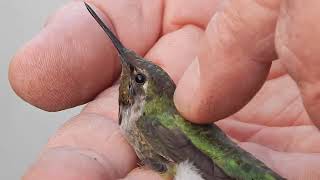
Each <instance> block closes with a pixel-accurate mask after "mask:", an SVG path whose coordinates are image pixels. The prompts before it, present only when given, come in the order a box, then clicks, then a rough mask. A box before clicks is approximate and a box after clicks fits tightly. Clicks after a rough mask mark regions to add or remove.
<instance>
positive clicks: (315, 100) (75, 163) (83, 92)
mask: <svg viewBox="0 0 320 180" xmlns="http://www.w3.org/2000/svg"><path fill="white" fill-rule="evenodd" d="M90 2H91V4H93V5H95V6H96V7H98V8H99V9H100V14H102V15H103V17H104V18H105V20H106V22H107V23H109V25H110V26H111V27H112V28H113V30H115V32H116V33H117V35H118V36H119V38H120V40H121V41H122V42H123V43H124V45H125V46H127V47H128V48H130V49H133V50H134V51H136V52H137V53H139V54H141V55H145V57H146V58H148V59H150V60H152V61H154V62H155V63H157V64H159V65H160V66H162V67H163V68H164V69H165V70H167V71H168V73H169V74H170V75H171V76H172V78H173V79H174V80H175V81H176V82H177V83H178V81H179V79H180V78H181V80H180V81H179V83H178V86H177V91H176V93H175V104H176V106H177V108H178V109H179V111H180V112H181V113H182V114H183V115H184V116H185V117H186V118H187V119H190V120H191V121H193V122H197V123H208V122H216V121H218V120H220V119H223V120H220V121H218V122H217V124H218V125H219V126H220V127H221V128H222V129H223V130H224V131H225V132H226V133H227V134H228V135H229V136H230V137H232V138H233V139H234V140H236V141H237V142H238V143H239V144H240V145H241V146H242V147H243V148H244V149H246V150H248V151H249V152H251V153H252V154H254V155H255V156H256V157H257V158H259V159H261V160H262V161H264V162H265V163H266V164H267V165H268V166H270V167H271V168H272V169H274V170H275V171H277V172H278V173H280V174H281V175H282V176H284V177H287V178H289V179H320V173H319V171H318V170H319V168H320V154H319V152H320V133H319V132H318V129H317V128H316V126H315V125H313V124H316V125H319V123H318V120H320V110H319V109H320V98H319V97H320V96H319V93H320V88H319V87H320V86H319V84H320V79H319V78H320V75H319V73H320V71H319V66H320V61H319V60H318V59H319V58H320V51H319V42H320V24H319V23H318V20H319V18H320V12H319V11H318V9H319V6H320V2H319V1H318V0H309V1H301V0H271V1H270V0H241V1H219V0H203V1H197V0H188V1H185V0H172V1H161V0H154V1H149V0H140V1H139V0H130V1H129V0H119V1H112V0H103V1H102V0H91V1H90ZM274 44H275V46H274ZM276 59H278V60H276ZM271 63H272V66H271ZM190 64H191V65H190ZM189 65H190V66H189ZM188 66H189V68H187V67H188ZM270 66H271V70H270V72H269V68H270ZM186 69H187V71H186V72H185V73H184V71H185V70H186ZM119 72H120V65H119V61H118V58H117V54H116V51H115V49H114V48H113V47H112V44H111V43H110V42H109V41H108V40H107V37H106V36H105V35H104V33H103V32H102V31H101V29H100V27H99V26H98V25H97V24H96V22H95V21H94V20H93V19H92V17H91V16H90V14H89V13H88V12H87V11H86V9H85V7H84V5H83V3H82V2H78V1H75V2H71V3H69V4H68V5H66V6H65V7H64V8H62V9H60V10H59V11H57V13H55V14H54V15H52V16H51V17H50V18H49V20H48V22H47V23H46V26H45V27H44V29H43V30H42V31H41V32H40V33H39V34H38V35H37V36H36V37H35V38H33V39H32V40H31V41H30V42H28V43H27V44H26V45H25V46H24V47H23V48H22V49H20V50H19V51H18V52H17V53H16V56H15V57H14V58H13V60H12V63H11V65H10V70H9V77H10V82H11V85H12V87H13V89H14V90H15V92H16V93H17V94H18V95H19V96H20V97H22V98H23V99H24V100H26V101H27V102H29V103H31V104H33V105H35V106H37V107H39V108H41V109H44V110H47V111H58V110H62V109H66V108H70V107H74V106H77V105H80V104H83V103H87V102H89V103H88V105H86V107H85V108H84V109H83V111H82V112H81V113H80V114H79V116H77V117H74V118H73V119H71V120H70V121H69V122H68V123H66V124H65V125H64V127H62V128H61V129H60V130H58V132H57V134H56V135H55V136H53V137H52V138H51V139H50V140H49V142H48V145H47V146H46V147H45V148H44V150H43V153H42V154H41V156H40V158H39V159H38V160H37V161H36V162H35V163H34V165H33V166H32V167H30V169H29V170H28V171H27V172H26V174H25V175H24V179H25V180H29V179H33V180H37V179H39V180H40V179H48V180H50V179H61V180H66V179H68V180H73V179H75V180H76V179H77V180H79V179H80V180H81V179H92V180H100V179H101V180H102V179H118V178H124V179H150V178H154V179H157V178H158V179H160V177H159V176H158V175H157V174H154V173H153V172H151V171H148V170H145V169H143V168H142V169H141V168H137V166H136V163H137V159H136V157H135V154H134V153H133V150H132V149H131V148H130V146H129V145H128V144H127V143H126V141H125V140H124V139H123V137H122V135H121V133H120V131H119V128H118V125H117V110H118V109H117V108H118V106H117V87H116V86H114V85H113V83H114V82H115V81H116V80H117V78H118V75H119ZM266 79H267V80H266ZM261 86H262V89H261V90H259V89H260V87H261ZM257 92H258V93H257ZM256 93H257V95H256V96H254V95H255V94H256ZM98 94H99V95H98ZM96 95H98V96H96ZM253 96H254V97H253ZM195 97H196V98H195ZM252 98H253V99H252ZM93 99H94V100H93ZM248 102H249V103H248ZM247 103H248V104H247ZM246 104H247V105H246ZM239 110H240V111H239ZM234 113H235V114H234ZM230 115H231V116H230ZM61 164H64V165H65V166H64V167H62V166H61Z"/></svg>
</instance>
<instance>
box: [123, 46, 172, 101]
mask: <svg viewBox="0 0 320 180" xmlns="http://www.w3.org/2000/svg"><path fill="white" fill-rule="evenodd" d="M120 59H121V64H122V72H121V79H120V88H119V104H120V106H133V105H134V103H139V102H141V100H145V101H149V100H152V99H153V98H155V97H159V96H166V97H168V98H172V96H173V93H174V90H175V84H174V82H173V81H172V79H171V78H170V77H169V75H168V74H167V73H166V72H165V71H164V70H163V69H162V68H161V67H159V66H157V65H155V64H153V63H152V62H150V61H147V60H145V59H143V58H142V57H140V56H138V55H137V54H136V53H134V52H133V51H130V50H127V49H126V50H125V52H124V53H122V54H120ZM138 99H139V101H137V100H138Z"/></svg>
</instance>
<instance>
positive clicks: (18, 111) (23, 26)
mask: <svg viewBox="0 0 320 180" xmlns="http://www.w3.org/2000/svg"><path fill="white" fill-rule="evenodd" d="M66 1H67V0H29V1H21V0H10V1H0V7H1V11H0V20H1V21H0V22H1V25H0V122H1V125H0V179H1V180H15V179H20V178H21V176H22V175H23V173H24V172H25V170H26V169H27V167H28V166H29V165H30V164H32V162H33V161H34V160H35V159H36V157H37V155H38V154H39V152H40V150H41V148H42V147H43V146H44V145H45V143H46V142H47V140H48V138H49V137H50V135H52V134H53V133H54V132H55V131H56V129H57V128H58V127H59V126H60V125H61V124H62V123H63V122H65V120H67V119H69V118H70V117H72V116H74V115H75V114H76V113H77V112H79V108H75V109H71V110H68V111H63V112H58V113H48V112H44V111H42V110H39V109H36V108H35V107H33V106H31V105H29V104H27V103H25V102H24V101H22V100H21V99H20V98H19V97H17V96H16V95H15V93H14V92H13V91H12V90H11V88H10V84H9V82H8V75H7V74H8V65H9V62H10V59H11V58H12V56H13V55H14V53H15V52H16V51H17V49H19V47H21V46H22V45H23V43H25V42H26V41H28V40H30V39H31V38H32V37H33V35H35V34H36V33H37V32H38V31H39V30H40V29H41V27H42V25H43V24H44V22H45V20H46V18H47V16H48V15H50V14H52V13H53V12H55V10H56V9H57V8H59V7H61V6H62V5H63V4H64V3H65V2H66Z"/></svg>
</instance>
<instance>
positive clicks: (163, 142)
mask: <svg viewBox="0 0 320 180" xmlns="http://www.w3.org/2000/svg"><path fill="white" fill-rule="evenodd" d="M137 125H138V126H140V127H139V128H140V129H141V130H142V132H143V133H144V135H145V138H146V139H147V141H148V142H149V143H150V144H151V145H152V146H153V149H155V150H156V151H157V152H158V153H160V154H163V156H164V157H169V158H170V159H172V160H173V161H175V162H177V163H180V162H183V161H189V162H191V163H193V165H194V166H195V167H196V168H198V169H199V170H200V172H201V173H202V175H203V177H204V178H205V179H207V180H208V179H210V180H211V179H215V180H221V179H250V180H256V179H259V180H284V178H282V177H281V176H280V175H278V174H277V173H276V172H274V171H272V170H271V169H270V168H268V167H267V166H266V165H265V164H264V163H263V162H261V161H260V160H258V159H256V158H255V157H254V156H253V155H251V154H250V153H248V152H246V151H245V150H243V149H242V148H240V147H239V146H238V145H237V144H236V143H234V142H233V141H231V140H230V139H229V138H228V137H227V136H226V135H225V133H224V132H223V131H222V130H221V129H220V128H219V127H218V126H216V125H214V124H212V125H198V124H193V123H191V122H189V121H186V120H185V119H184V118H182V117H181V116H179V115H177V114H172V113H170V112H168V113H164V114H161V116H160V115H159V116H153V117H150V116H148V117H145V116H143V117H142V118H141V119H139V120H138V122H137Z"/></svg>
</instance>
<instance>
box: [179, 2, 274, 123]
mask: <svg viewBox="0 0 320 180" xmlns="http://www.w3.org/2000/svg"><path fill="white" fill-rule="evenodd" d="M224 5H225V6H224V9H223V10H222V11H220V12H218V13H217V14H216V15H215V16H214V17H213V18H212V19H211V21H210V22H209V24H208V26H207V29H206V32H205V38H204V40H203V45H202V47H201V50H200V52H199V54H198V58H196V59H195V60H194V62H193V63H192V64H191V65H190V67H189V68H188V69H187V71H186V72H185V73H184V75H183V77H182V79H181V80H180V82H179V83H178V85H177V89H176V92H175V96H174V100H175V104H176V106H177V109H178V110H179V111H180V112H181V113H182V114H183V115H184V116H185V117H186V118H187V119H189V120H191V121H193V122H196V123H209V122H213V121H216V120H219V119H222V118H225V117H227V116H229V115H231V114H233V113H235V112H236V111H238V110H239V109H240V108H242V107H243V106H244V105H245V104H246V103H248V101H249V100H250V99H251V98H252V97H253V96H254V95H255V94H256V92H257V91H258V90H259V89H260V87H261V86H262V84H263V83H264V81H265V80H266V77H267V75H268V72H269V69H270V66H271V63H272V60H274V59H276V55H275V51H274V31H275V26H276V20H277V16H278V8H279V1H272V2H271V1H268V0H262V1H259V2H258V1H251V0H243V1H226V4H224ZM195 97H196V98H195Z"/></svg>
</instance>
